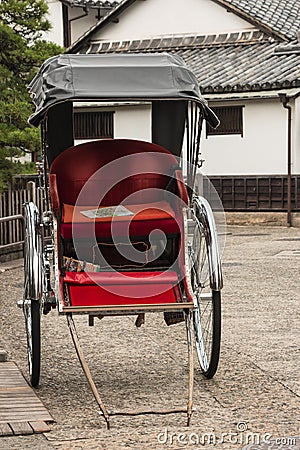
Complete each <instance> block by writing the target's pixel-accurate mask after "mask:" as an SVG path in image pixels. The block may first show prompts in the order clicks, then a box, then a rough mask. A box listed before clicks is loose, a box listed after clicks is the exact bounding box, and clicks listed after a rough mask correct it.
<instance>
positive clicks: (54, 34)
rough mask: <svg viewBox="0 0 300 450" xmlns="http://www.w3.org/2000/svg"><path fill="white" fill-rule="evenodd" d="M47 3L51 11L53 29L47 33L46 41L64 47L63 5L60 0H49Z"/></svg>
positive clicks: (49, 15)
mask: <svg viewBox="0 0 300 450" xmlns="http://www.w3.org/2000/svg"><path fill="white" fill-rule="evenodd" d="M47 3H48V9H49V12H48V20H49V22H50V23H51V25H52V28H51V30H50V31H48V32H47V33H46V36H45V39H47V41H52V42H55V43H56V44H58V45H61V46H63V42H64V40H63V39H64V38H63V18H62V4H61V2H60V1H58V0H47Z"/></svg>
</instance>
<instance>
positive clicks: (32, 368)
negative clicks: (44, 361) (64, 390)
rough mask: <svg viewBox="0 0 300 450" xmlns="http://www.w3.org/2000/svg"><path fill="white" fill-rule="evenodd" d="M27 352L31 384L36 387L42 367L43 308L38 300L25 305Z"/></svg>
mask: <svg viewBox="0 0 300 450" xmlns="http://www.w3.org/2000/svg"><path fill="white" fill-rule="evenodd" d="M24 308H25V309H26V311H24V315H25V321H26V332H27V354H28V365H29V376H30V384H31V386H33V387H36V386H37V385H38V384H39V381H40V368H41V310H40V303H39V302H38V301H34V300H32V301H31V305H27V306H24Z"/></svg>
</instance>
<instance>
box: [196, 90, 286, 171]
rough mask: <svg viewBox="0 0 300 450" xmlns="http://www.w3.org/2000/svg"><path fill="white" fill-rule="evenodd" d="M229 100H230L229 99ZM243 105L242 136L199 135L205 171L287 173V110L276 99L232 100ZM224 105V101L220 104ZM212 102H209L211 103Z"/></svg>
mask: <svg viewBox="0 0 300 450" xmlns="http://www.w3.org/2000/svg"><path fill="white" fill-rule="evenodd" d="M229 104H232V105H233V103H229ZM236 104H239V105H245V107H244V108H243V121H244V136H243V137H241V136H240V135H227V136H226V135H225V136H223V135H222V136H209V137H208V138H206V137H205V129H204V130H203V137H202V146H201V148H202V155H203V158H204V159H205V163H204V165H203V173H205V174H207V175H279V174H280V175H281V174H286V173H287V144H286V143H287V114H286V110H284V108H283V107H282V105H281V103H280V101H279V99H278V100H277V99H271V100H264V101H262V100H260V101H254V100H251V101H246V102H239V103H236ZM222 105H224V106H225V103H224V104H222ZM211 106H213V105H211Z"/></svg>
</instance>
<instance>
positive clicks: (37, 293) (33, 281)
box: [23, 202, 43, 386]
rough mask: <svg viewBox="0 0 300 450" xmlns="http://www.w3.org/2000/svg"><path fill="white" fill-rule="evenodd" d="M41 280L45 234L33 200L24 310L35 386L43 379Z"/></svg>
mask: <svg viewBox="0 0 300 450" xmlns="http://www.w3.org/2000/svg"><path fill="white" fill-rule="evenodd" d="M42 280H43V273H42V235H41V228H40V221H39V213H38V209H37V207H36V206H35V205H34V204H33V203H31V202H30V203H26V204H25V236H24V298H23V313H24V317H25V327H26V335H27V354H28V366H29V374H30V383H31V385H32V386H37V385H38V384H39V379H40V364H41V325H40V323H41V302H42V296H43V281H42Z"/></svg>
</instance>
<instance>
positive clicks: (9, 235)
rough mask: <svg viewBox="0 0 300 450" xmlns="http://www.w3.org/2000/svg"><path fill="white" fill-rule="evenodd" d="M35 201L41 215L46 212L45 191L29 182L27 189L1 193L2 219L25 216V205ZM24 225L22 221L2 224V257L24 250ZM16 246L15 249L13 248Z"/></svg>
mask: <svg viewBox="0 0 300 450" xmlns="http://www.w3.org/2000/svg"><path fill="white" fill-rule="evenodd" d="M29 201H33V202H34V203H35V204H36V205H37V206H38V208H39V211H40V213H42V212H43V211H45V209H46V202H45V200H44V191H43V190H42V189H39V188H37V187H36V185H35V183H34V182H29V183H28V185H27V188H26V189H21V190H11V189H9V190H8V191H6V192H2V193H0V217H7V216H15V215H19V214H23V204H24V203H25V202H29ZM23 227H24V224H23V222H22V221H21V220H10V221H7V222H3V223H0V257H1V256H2V255H5V254H6V253H10V252H11V251H12V252H14V251H17V250H20V249H22V243H23V239H24V229H23ZM12 244H15V248H13V247H12Z"/></svg>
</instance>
